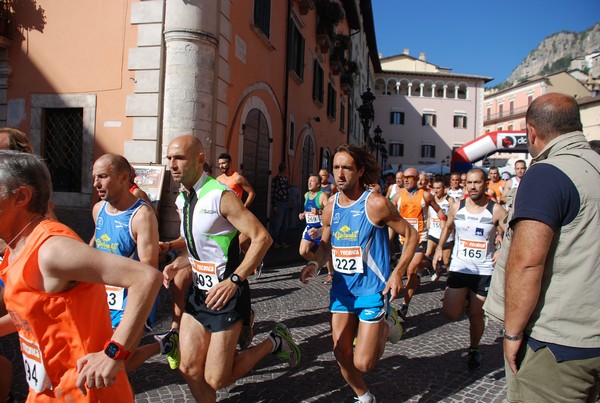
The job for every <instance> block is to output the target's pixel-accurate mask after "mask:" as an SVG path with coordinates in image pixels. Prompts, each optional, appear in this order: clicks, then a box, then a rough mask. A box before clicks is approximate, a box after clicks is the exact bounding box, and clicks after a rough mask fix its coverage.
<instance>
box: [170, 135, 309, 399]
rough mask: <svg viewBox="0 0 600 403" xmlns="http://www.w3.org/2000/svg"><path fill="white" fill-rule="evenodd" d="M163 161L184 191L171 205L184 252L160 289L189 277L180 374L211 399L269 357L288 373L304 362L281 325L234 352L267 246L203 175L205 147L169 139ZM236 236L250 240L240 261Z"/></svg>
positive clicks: (236, 203)
mask: <svg viewBox="0 0 600 403" xmlns="http://www.w3.org/2000/svg"><path fill="white" fill-rule="evenodd" d="M167 159H168V160H169V167H170V169H171V175H172V176H173V179H174V180H175V182H177V183H180V184H181V185H182V192H181V194H180V195H179V197H178V198H177V201H176V204H177V208H178V210H179V214H180V217H181V233H182V235H183V236H184V238H185V241H186V245H187V253H184V254H183V255H182V256H179V257H177V258H176V259H175V261H174V262H173V263H171V264H169V265H167V266H166V267H165V269H164V271H163V275H164V283H165V286H168V285H169V283H170V281H171V279H172V278H173V277H174V275H175V273H176V272H177V271H179V270H188V271H192V274H193V283H192V285H191V286H190V289H189V296H188V300H187V304H186V308H185V313H184V314H183V317H182V319H181V328H180V336H179V337H180V338H179V347H180V351H181V365H180V367H179V368H180V371H181V373H182V374H183V377H184V378H185V380H186V381H187V384H188V386H189V388H190V391H191V392H192V394H193V395H194V398H195V399H196V400H197V401H215V400H216V390H217V389H219V388H224V387H226V386H227V385H230V384H232V383H233V382H235V381H236V380H237V379H239V378H241V377H242V376H244V375H245V374H246V373H248V371H250V370H251V369H252V368H253V367H254V366H255V365H256V364H257V363H258V362H259V361H260V360H262V359H263V358H264V357H265V356H266V355H268V354H269V353H275V354H276V355H277V356H278V357H279V358H280V359H282V360H284V361H287V362H288V363H289V364H290V366H292V367H293V366H296V365H298V363H299V362H300V360H301V358H302V356H301V351H300V348H299V347H298V345H297V344H296V343H294V341H293V340H292V338H291V335H290V333H289V330H288V329H287V327H286V326H285V325H283V324H281V323H278V324H276V325H275V328H274V330H273V331H272V332H271V334H270V335H269V337H268V338H267V339H265V340H264V341H262V342H261V343H259V344H258V345H256V346H254V347H251V348H248V349H246V350H243V351H241V352H239V353H238V352H237V351H236V344H237V343H238V340H239V337H240V332H241V330H242V324H243V322H244V321H245V320H249V316H250V287H249V285H248V281H247V280H246V279H247V277H248V276H249V275H250V273H251V272H252V271H253V270H254V267H256V266H257V265H258V264H259V263H260V261H261V260H262V259H263V257H264V255H265V253H266V252H267V250H268V248H269V246H270V245H271V242H272V240H271V238H270V237H269V234H268V232H267V230H266V229H265V228H264V227H263V226H262V224H261V223H260V222H259V221H258V220H257V218H256V217H255V216H254V215H253V214H252V213H250V211H248V210H247V209H246V208H244V205H243V204H242V202H241V201H240V199H239V198H238V197H237V196H236V195H235V194H234V193H233V192H229V191H227V188H226V187H225V186H223V185H222V184H220V183H219V182H218V181H216V180H214V179H213V178H211V177H210V176H208V175H206V174H205V173H204V172H203V170H202V164H203V163H204V159H205V157H204V149H203V147H202V143H201V142H200V140H199V139H198V138H197V137H195V136H193V135H184V136H180V137H177V138H175V139H174V140H172V141H171V143H170V144H169V146H168V148H167ZM238 231H240V232H242V233H244V234H245V235H246V236H248V237H249V238H250V239H251V244H250V247H249V248H248V252H247V253H246V255H245V256H244V258H243V260H242V261H240V259H239V252H238V251H239V249H238V245H237V243H238V237H237V233H238Z"/></svg>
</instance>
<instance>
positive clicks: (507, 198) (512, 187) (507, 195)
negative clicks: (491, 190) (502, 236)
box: [502, 160, 527, 211]
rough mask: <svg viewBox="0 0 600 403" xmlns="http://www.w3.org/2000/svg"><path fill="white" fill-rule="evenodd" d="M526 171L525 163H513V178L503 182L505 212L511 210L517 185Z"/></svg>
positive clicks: (520, 161)
mask: <svg viewBox="0 0 600 403" xmlns="http://www.w3.org/2000/svg"><path fill="white" fill-rule="evenodd" d="M526 170H527V163H526V162H525V161H523V160H518V161H517V162H515V176H514V177H513V178H511V179H509V180H507V181H504V187H503V188H502V201H503V202H504V204H505V205H506V210H507V211H509V210H510V209H511V208H512V205H513V202H514V199H515V196H516V194H517V189H518V188H519V183H521V178H523V175H525V171H526Z"/></svg>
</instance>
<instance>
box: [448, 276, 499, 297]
mask: <svg viewBox="0 0 600 403" xmlns="http://www.w3.org/2000/svg"><path fill="white" fill-rule="evenodd" d="M491 281H492V276H482V275H479V274H467V273H459V272H456V271H451V272H449V273H448V279H447V280H446V286H447V287H450V288H468V289H469V290H471V291H473V292H474V293H475V294H477V295H481V296H482V297H487V294H488V290H489V289H490V282H491Z"/></svg>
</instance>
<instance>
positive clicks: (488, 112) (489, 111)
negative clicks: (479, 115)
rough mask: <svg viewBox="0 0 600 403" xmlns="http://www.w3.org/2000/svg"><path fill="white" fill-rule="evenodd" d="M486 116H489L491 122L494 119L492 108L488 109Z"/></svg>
mask: <svg viewBox="0 0 600 403" xmlns="http://www.w3.org/2000/svg"><path fill="white" fill-rule="evenodd" d="M485 114H486V115H487V120H490V119H491V118H492V108H487V109H486V111H485Z"/></svg>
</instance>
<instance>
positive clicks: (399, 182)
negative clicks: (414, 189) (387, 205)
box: [385, 171, 404, 200]
mask: <svg viewBox="0 0 600 403" xmlns="http://www.w3.org/2000/svg"><path fill="white" fill-rule="evenodd" d="M402 187H404V173H403V172H402V171H398V172H396V183H394V184H393V185H391V186H389V187H388V190H387V194H386V195H385V196H386V197H387V198H388V199H390V200H393V199H394V196H395V195H396V193H398V192H399V191H400V189H402Z"/></svg>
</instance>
